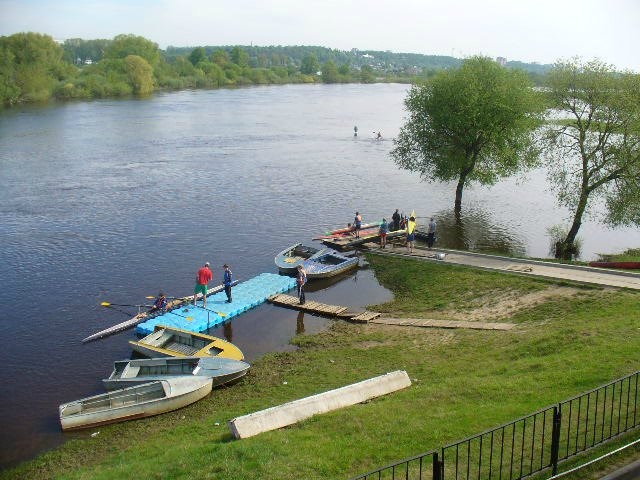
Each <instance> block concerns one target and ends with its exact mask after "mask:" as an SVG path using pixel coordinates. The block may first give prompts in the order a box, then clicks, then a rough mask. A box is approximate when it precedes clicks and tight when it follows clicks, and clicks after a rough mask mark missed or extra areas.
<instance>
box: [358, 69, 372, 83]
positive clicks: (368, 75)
mask: <svg viewBox="0 0 640 480" xmlns="http://www.w3.org/2000/svg"><path fill="white" fill-rule="evenodd" d="M360 81H361V82H362V83H373V82H375V81H376V77H375V75H374V74H373V68H371V65H363V66H362V67H361V68H360Z"/></svg>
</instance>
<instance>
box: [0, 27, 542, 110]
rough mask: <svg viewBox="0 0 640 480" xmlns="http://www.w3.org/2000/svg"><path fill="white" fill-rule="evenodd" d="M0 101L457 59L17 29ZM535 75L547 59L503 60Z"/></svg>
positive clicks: (2, 72)
mask: <svg viewBox="0 0 640 480" xmlns="http://www.w3.org/2000/svg"><path fill="white" fill-rule="evenodd" d="M0 52H1V54H0V105H4V106H10V105H16V104H21V103H30V102H44V101H47V100H50V99H56V100H69V99H92V98H107V97H126V96H130V95H148V94H150V93H152V92H156V91H161V90H179V89H195V88H225V87H237V86H245V85H267V84H287V83H351V82H355V83H373V82H401V83H413V82H417V81H423V80H424V79H427V78H430V77H431V76H433V75H434V74H435V73H436V72H437V71H440V70H442V69H447V68H455V67H458V66H460V64H461V60H460V59H458V58H454V57H449V56H439V55H420V54H410V53H393V52H388V51H387V52H381V51H369V50H358V49H352V50H349V51H343V50H335V49H330V48H324V47H316V46H267V47H257V46H240V45H235V46H196V47H190V48H189V47H168V48H167V49H166V50H161V49H160V48H159V47H158V45H157V44H156V43H154V42H152V41H151V40H148V39H146V38H143V37H139V36H136V35H118V36H117V37H115V38H113V39H111V40H106V39H98V40H83V39H78V38H76V39H69V40H66V41H65V42H64V43H62V44H59V43H57V42H55V41H54V40H53V38H51V37H50V36H48V35H43V34H39V33H18V34H14V35H11V36H3V37H0ZM506 64H507V66H509V67H510V68H514V69H519V70H523V71H526V72H527V73H528V75H530V77H531V78H532V79H533V80H534V81H538V83H539V81H541V78H542V77H543V75H544V73H545V72H546V71H547V70H548V67H549V66H548V65H538V64H526V63H522V62H507V63H506Z"/></svg>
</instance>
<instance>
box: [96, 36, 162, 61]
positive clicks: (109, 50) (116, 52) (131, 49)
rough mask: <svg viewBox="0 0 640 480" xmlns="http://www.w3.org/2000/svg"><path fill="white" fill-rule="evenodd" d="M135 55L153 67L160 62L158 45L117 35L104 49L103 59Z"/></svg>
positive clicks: (142, 38)
mask: <svg viewBox="0 0 640 480" xmlns="http://www.w3.org/2000/svg"><path fill="white" fill-rule="evenodd" d="M128 55H137V56H139V57H142V58H144V59H145V60H146V61H147V63H149V65H151V66H152V67H155V66H156V65H157V64H158V63H159V62H160V58H161V57H160V50H159V49H158V44H157V43H153V42H152V41H151V40H147V39H146V38H144V37H138V36H136V35H118V36H117V37H115V38H114V39H113V41H112V42H111V44H109V45H108V46H107V47H106V48H105V52H104V58H125V57H127V56H128Z"/></svg>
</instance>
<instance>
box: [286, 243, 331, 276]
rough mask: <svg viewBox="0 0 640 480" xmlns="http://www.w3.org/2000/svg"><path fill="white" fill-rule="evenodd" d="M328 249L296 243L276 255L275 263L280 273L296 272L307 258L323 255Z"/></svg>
mask: <svg viewBox="0 0 640 480" xmlns="http://www.w3.org/2000/svg"><path fill="white" fill-rule="evenodd" d="M327 250H328V249H327V248H316V247H310V246H308V245H303V244H302V243H296V244H295V245H291V246H290V247H289V248H286V249H284V250H283V251H281V252H280V253H279V254H278V255H276V257H275V264H276V266H277V267H278V270H279V271H280V273H285V274H290V273H295V271H296V269H297V268H298V266H299V265H302V263H303V262H304V261H305V260H308V259H310V258H315V257H317V256H319V255H322V254H323V253H325V252H326V251H327Z"/></svg>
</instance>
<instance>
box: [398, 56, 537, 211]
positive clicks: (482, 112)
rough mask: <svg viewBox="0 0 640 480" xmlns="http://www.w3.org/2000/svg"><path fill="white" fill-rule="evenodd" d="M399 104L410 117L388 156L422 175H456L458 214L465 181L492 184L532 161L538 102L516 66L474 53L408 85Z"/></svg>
mask: <svg viewBox="0 0 640 480" xmlns="http://www.w3.org/2000/svg"><path fill="white" fill-rule="evenodd" d="M405 106H406V109H407V111H408V113H409V119H408V120H407V122H406V123H405V125H403V126H402V128H401V130H400V134H399V136H398V138H397V139H396V140H394V148H393V150H392V152H391V156H392V158H393V159H394V161H395V163H396V164H397V165H398V166H399V167H400V168H404V169H406V170H410V171H414V172H418V173H419V174H420V176H421V178H422V179H423V180H426V181H452V180H457V186H456V196H455V211H456V212H458V213H459V212H460V211H461V208H462V192H463V189H464V186H465V185H467V184H469V183H471V182H478V183H480V184H483V185H492V184H494V183H495V182H496V181H497V180H498V179H499V178H501V177H505V176H508V175H512V174H514V173H516V172H518V171H519V170H520V169H522V168H524V167H526V166H530V165H533V164H535V161H536V158H537V155H536V153H537V152H535V151H534V149H533V132H534V130H535V129H536V127H537V126H538V125H539V123H540V117H541V113H542V110H543V104H542V102H541V101H540V99H539V98H538V95H537V94H536V93H535V91H534V90H533V89H532V88H531V86H530V83H529V79H528V78H527V76H526V75H525V74H524V73H522V72H520V71H512V70H508V69H506V68H504V67H501V66H500V65H498V64H497V63H496V62H494V61H493V60H491V59H490V58H485V57H472V58H469V59H467V60H465V61H464V62H463V64H462V66H461V67H460V68H457V69H452V70H445V71H442V72H440V73H439V74H438V75H437V76H436V77H435V78H434V79H433V80H432V81H431V82H429V83H426V84H424V85H421V86H413V87H412V88H411V90H410V91H409V94H408V96H407V98H406V99H405Z"/></svg>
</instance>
